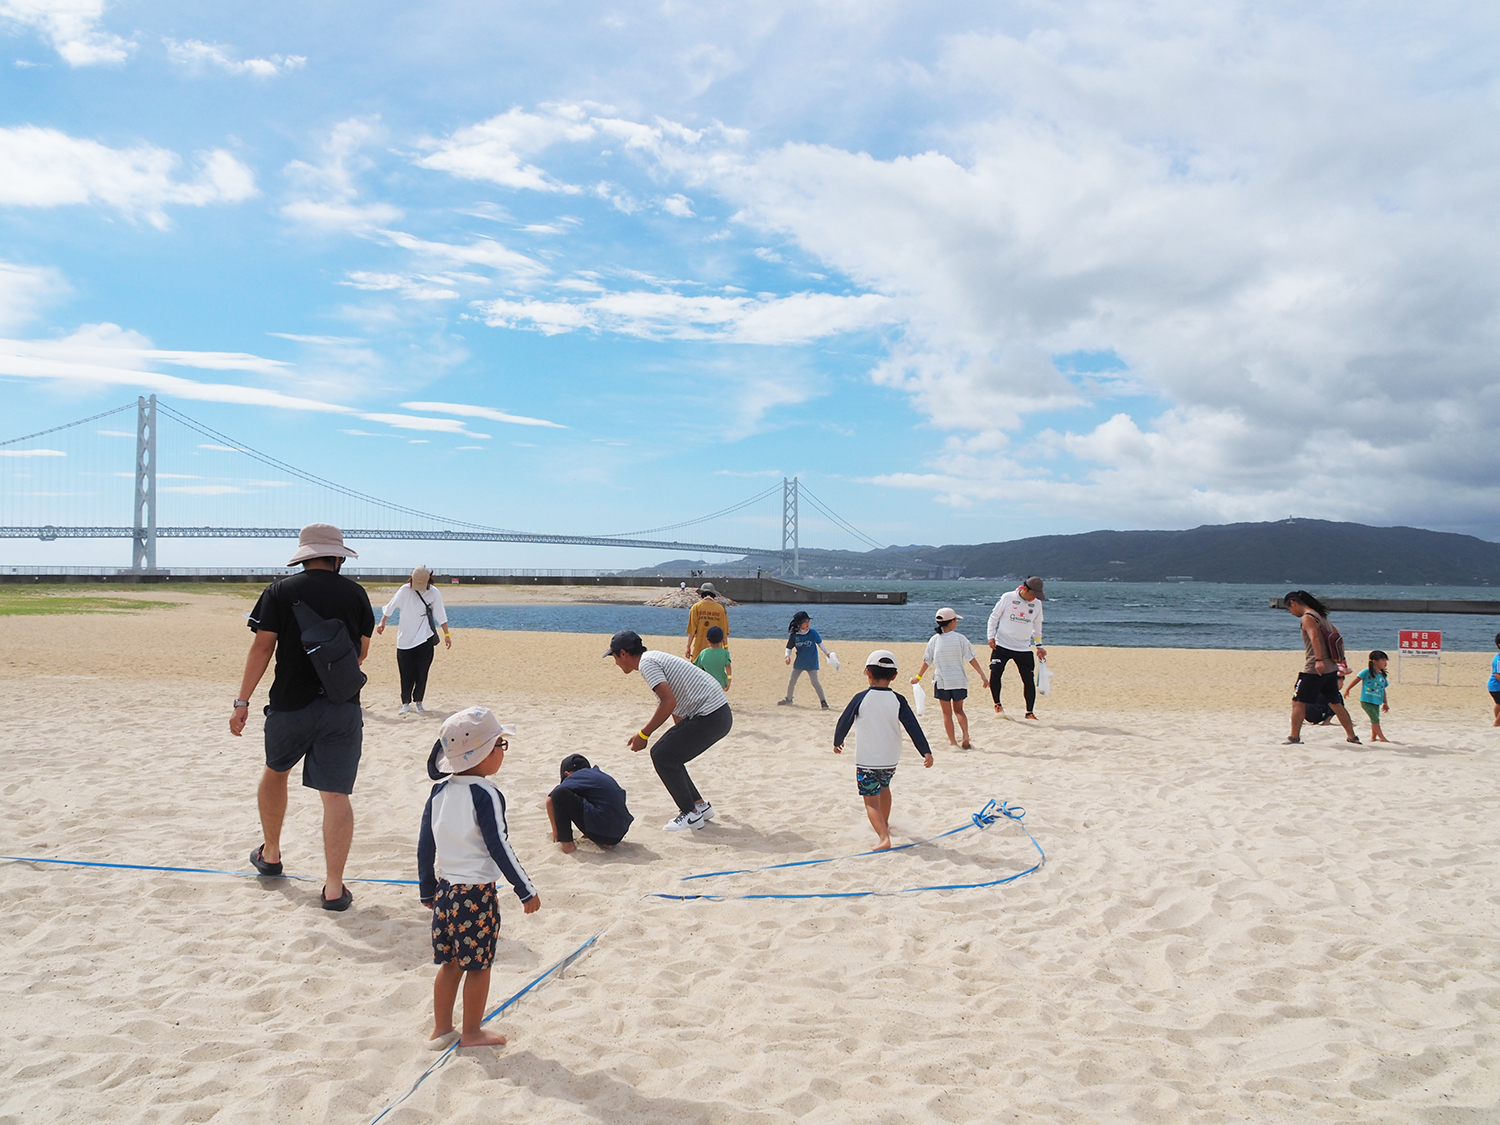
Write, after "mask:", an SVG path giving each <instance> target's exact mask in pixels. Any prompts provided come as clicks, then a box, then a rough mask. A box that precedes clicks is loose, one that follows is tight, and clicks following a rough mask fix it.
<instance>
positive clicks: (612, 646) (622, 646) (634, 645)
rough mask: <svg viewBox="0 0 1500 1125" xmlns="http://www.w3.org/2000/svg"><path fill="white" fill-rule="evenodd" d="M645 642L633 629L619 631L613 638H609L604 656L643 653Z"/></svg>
mask: <svg viewBox="0 0 1500 1125" xmlns="http://www.w3.org/2000/svg"><path fill="white" fill-rule="evenodd" d="M645 651H646V645H645V642H644V641H642V640H641V635H640V634H639V633H637V632H636V631H635V630H634V629H621V630H620V631H619V632H618V633H616V634H615V635H614V636H613V637H610V638H609V651H608V652H606V653H605V654H604V655H605V656H614V655H615V654H616V653H619V652H645Z"/></svg>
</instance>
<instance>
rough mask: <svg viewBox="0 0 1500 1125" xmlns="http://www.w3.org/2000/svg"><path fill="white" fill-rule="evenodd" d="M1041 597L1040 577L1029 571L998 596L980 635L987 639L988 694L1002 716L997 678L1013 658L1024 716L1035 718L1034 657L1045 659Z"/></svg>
mask: <svg viewBox="0 0 1500 1125" xmlns="http://www.w3.org/2000/svg"><path fill="white" fill-rule="evenodd" d="M1043 600H1044V595H1043V594H1042V580H1041V579H1040V578H1038V577H1037V576H1036V575H1034V574H1033V575H1032V576H1031V577H1030V578H1028V579H1026V581H1025V582H1022V583H1021V584H1020V585H1019V586H1017V587H1016V588H1015V589H1014V590H1012V591H1010V592H1009V593H1005V594H1001V595H1000V600H999V601H998V602H996V603H995V608H994V610H993V611H992V612H991V613H990V620H989V624H988V625H987V626H986V627H985V633H984V635H985V638H986V639H987V640H988V641H989V642H990V696H991V698H993V699H994V701H995V710H996V711H997V712H999V713H1000V714H1002V715H1003V714H1004V713H1005V708H1003V707H1001V706H1000V680H1001V678H1002V677H1003V676H1004V675H1005V666H1006V665H1007V664H1009V663H1010V662H1011V661H1012V660H1014V661H1015V663H1016V671H1017V672H1019V673H1020V674H1021V694H1022V695H1024V696H1025V698H1026V717H1027V718H1028V719H1034V718H1036V662H1037V659H1038V658H1041V659H1042V660H1046V659H1047V650H1046V649H1044V648H1043V647H1042V602H1043ZM1033 645H1035V646H1036V654H1035V656H1033V655H1032V651H1031V648H1032V646H1033Z"/></svg>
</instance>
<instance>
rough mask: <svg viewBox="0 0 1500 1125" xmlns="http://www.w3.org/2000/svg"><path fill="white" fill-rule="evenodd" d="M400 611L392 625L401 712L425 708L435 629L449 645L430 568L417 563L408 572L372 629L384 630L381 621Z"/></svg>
mask: <svg viewBox="0 0 1500 1125" xmlns="http://www.w3.org/2000/svg"><path fill="white" fill-rule="evenodd" d="M397 611H400V613H401V620H400V621H399V622H397V624H396V667H397V668H398V669H399V670H400V672H401V714H403V715H405V714H406V713H407V712H409V711H410V710H411V709H412V708H413V707H415V708H416V709H417V710H418V711H425V710H427V708H425V707H423V706H422V700H423V699H424V698H426V696H427V673H428V671H429V669H431V668H432V651H433V649H435V648H437V643H438V638H437V630H438V629H442V631H443V643H444V644H445V645H447V646H448V647H449V648H452V647H453V637H452V636H451V635H450V634H449V632H448V611H447V610H446V609H445V608H443V595H442V594H440V593H438V590H437V587H435V586H433V584H432V571H430V570H428V569H427V568H426V567H425V566H419V567H417V568H416V569H415V570H413V571H412V572H411V581H410V582H408V583H407V584H406V585H404V586H402V587H401V589H399V590H397V591H396V594H395V596H394V597H392V598H391V600H390V601H389V602H387V603H386V606H385V608H384V609H382V610H381V611H380V624H379V625H377V626H375V632H377V633H384V632H385V623H386V622H387V621H389V620H390V619H391V615H392V614H393V613H396V612H397Z"/></svg>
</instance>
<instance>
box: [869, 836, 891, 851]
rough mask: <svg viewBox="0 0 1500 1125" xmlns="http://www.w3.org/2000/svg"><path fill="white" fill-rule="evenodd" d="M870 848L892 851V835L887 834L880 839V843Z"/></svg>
mask: <svg viewBox="0 0 1500 1125" xmlns="http://www.w3.org/2000/svg"><path fill="white" fill-rule="evenodd" d="M870 850H871V851H872V852H888V851H890V850H891V840H890V837H889V836H887V837H885V838H883V839H882V840H881V841H880V843H878V844H876V845H875V846H874V847H873V848H871V849H870Z"/></svg>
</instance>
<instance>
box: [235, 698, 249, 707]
mask: <svg viewBox="0 0 1500 1125" xmlns="http://www.w3.org/2000/svg"><path fill="white" fill-rule="evenodd" d="M234 705H235V706H236V707H249V706H250V701H249V700H248V699H236V700H235V701H234Z"/></svg>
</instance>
